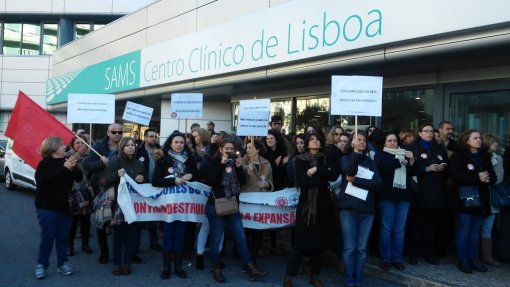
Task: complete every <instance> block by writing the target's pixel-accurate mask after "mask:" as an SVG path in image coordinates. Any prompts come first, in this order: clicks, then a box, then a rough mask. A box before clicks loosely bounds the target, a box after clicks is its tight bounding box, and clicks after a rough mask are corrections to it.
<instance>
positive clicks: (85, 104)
mask: <svg viewBox="0 0 510 287" xmlns="http://www.w3.org/2000/svg"><path fill="white" fill-rule="evenodd" d="M114 122H115V96H114V95H110V94H69V96H68V102H67V123H69V124H71V123H73V124H74V123H83V124H111V123H114Z"/></svg>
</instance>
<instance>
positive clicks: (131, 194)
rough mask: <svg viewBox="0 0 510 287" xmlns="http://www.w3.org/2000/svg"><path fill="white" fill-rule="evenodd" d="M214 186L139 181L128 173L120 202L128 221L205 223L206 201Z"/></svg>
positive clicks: (121, 186)
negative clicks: (164, 184) (171, 184)
mask: <svg viewBox="0 0 510 287" xmlns="http://www.w3.org/2000/svg"><path fill="white" fill-rule="evenodd" d="M210 193H211V187H209V186H207V185H205V184H202V183H200V182H188V183H185V184H182V185H176V186H170V187H165V188H161V187H154V186H152V184H150V183H144V184H139V183H137V182H135V181H134V180H133V179H132V178H130V177H129V176H127V175H124V176H123V177H122V178H121V180H120V184H119V189H118V196H117V201H118V203H119V206H120V208H121V209H122V212H123V213H124V217H125V220H126V221H127V222H128V223H131V222H134V221H166V222H172V221H175V220H179V221H191V222H205V221H206V220H207V217H206V216H205V204H206V203H207V199H208V198H209V194H210Z"/></svg>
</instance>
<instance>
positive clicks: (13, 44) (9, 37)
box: [3, 23, 21, 55]
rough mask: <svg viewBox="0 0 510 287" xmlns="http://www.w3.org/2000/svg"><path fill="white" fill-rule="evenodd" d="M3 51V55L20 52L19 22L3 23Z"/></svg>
mask: <svg viewBox="0 0 510 287" xmlns="http://www.w3.org/2000/svg"><path fill="white" fill-rule="evenodd" d="M3 53H4V55H19V54H20V53H21V23H5V25H4V42H3Z"/></svg>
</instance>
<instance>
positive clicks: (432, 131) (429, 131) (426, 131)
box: [421, 130, 434, 134]
mask: <svg viewBox="0 0 510 287" xmlns="http://www.w3.org/2000/svg"><path fill="white" fill-rule="evenodd" d="M421 131H422V132H423V133H428V134H431V133H434V130H421Z"/></svg>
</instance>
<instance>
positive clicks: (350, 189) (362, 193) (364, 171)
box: [345, 166, 374, 201]
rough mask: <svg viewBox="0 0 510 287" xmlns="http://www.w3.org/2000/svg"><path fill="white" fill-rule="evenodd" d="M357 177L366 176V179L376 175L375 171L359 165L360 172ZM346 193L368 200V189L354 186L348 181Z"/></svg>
mask: <svg viewBox="0 0 510 287" xmlns="http://www.w3.org/2000/svg"><path fill="white" fill-rule="evenodd" d="M356 177H359V178H364V179H372V177H374V172H373V171H371V170H369V169H368V168H366V167H362V166H358V173H357V174H356ZM345 193H347V194H349V195H352V196H354V197H357V198H359V199H361V200H363V201H366V200H367V196H368V190H366V189H363V188H360V187H357V186H354V185H353V184H352V183H350V182H349V183H347V187H346V188H345Z"/></svg>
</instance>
